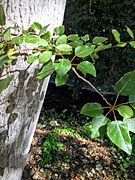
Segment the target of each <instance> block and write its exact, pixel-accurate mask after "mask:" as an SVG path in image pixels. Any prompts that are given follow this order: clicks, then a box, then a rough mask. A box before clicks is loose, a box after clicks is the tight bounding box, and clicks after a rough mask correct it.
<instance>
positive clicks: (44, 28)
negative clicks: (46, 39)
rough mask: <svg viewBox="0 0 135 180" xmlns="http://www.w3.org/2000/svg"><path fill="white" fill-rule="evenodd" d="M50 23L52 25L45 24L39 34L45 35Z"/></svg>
mask: <svg viewBox="0 0 135 180" xmlns="http://www.w3.org/2000/svg"><path fill="white" fill-rule="evenodd" d="M49 25H50V24H47V25H46V26H44V27H43V28H42V29H41V30H40V32H39V36H42V35H44V34H45V33H46V31H47V28H48V27H49ZM47 32H49V31H47ZM49 33H50V34H51V32H49Z"/></svg>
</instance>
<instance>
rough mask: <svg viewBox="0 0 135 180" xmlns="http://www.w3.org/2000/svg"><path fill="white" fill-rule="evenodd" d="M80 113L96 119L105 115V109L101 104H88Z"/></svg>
mask: <svg viewBox="0 0 135 180" xmlns="http://www.w3.org/2000/svg"><path fill="white" fill-rule="evenodd" d="M80 113H81V114H84V115H86V116H90V117H95V116H98V115H101V114H102V113H103V108H102V106H101V104H99V103H86V104H85V105H84V106H83V108H82V109H81V112H80Z"/></svg>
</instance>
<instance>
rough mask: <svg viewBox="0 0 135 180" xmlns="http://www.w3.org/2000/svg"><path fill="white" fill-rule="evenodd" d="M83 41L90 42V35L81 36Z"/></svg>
mask: <svg viewBox="0 0 135 180" xmlns="http://www.w3.org/2000/svg"><path fill="white" fill-rule="evenodd" d="M81 39H82V40H83V41H85V42H86V41H89V40H90V38H89V34H86V35H84V36H81Z"/></svg>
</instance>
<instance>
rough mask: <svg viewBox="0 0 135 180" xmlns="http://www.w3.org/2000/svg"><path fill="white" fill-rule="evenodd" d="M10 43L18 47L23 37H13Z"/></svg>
mask: <svg viewBox="0 0 135 180" xmlns="http://www.w3.org/2000/svg"><path fill="white" fill-rule="evenodd" d="M11 43H12V44H16V45H20V44H22V43H23V37H22V36H20V37H15V38H13V39H12V40H11Z"/></svg>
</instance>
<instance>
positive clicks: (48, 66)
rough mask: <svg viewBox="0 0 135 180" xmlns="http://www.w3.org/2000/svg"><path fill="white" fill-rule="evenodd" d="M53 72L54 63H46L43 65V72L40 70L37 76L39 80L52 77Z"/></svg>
mask: <svg viewBox="0 0 135 180" xmlns="http://www.w3.org/2000/svg"><path fill="white" fill-rule="evenodd" d="M53 72H54V67H53V64H52V61H48V62H47V63H45V64H44V65H43V67H42V68H41V70H39V72H38V74H37V78H38V79H43V78H45V77H47V76H49V75H51V74H52V73H53Z"/></svg>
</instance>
